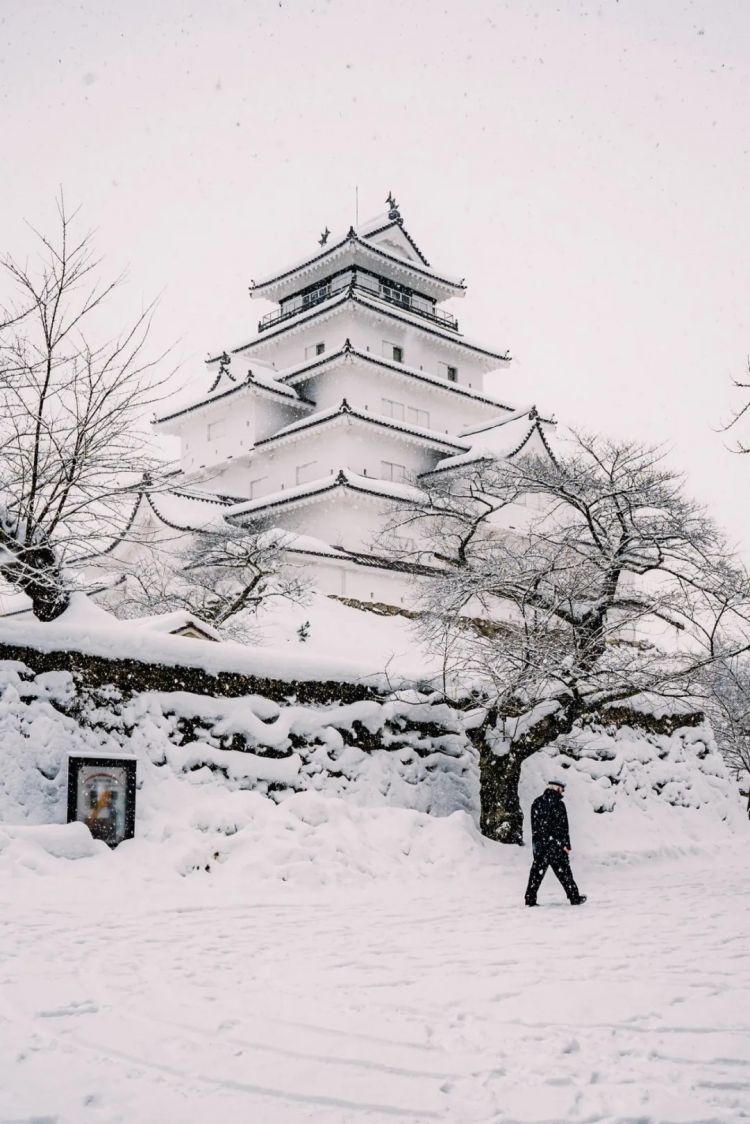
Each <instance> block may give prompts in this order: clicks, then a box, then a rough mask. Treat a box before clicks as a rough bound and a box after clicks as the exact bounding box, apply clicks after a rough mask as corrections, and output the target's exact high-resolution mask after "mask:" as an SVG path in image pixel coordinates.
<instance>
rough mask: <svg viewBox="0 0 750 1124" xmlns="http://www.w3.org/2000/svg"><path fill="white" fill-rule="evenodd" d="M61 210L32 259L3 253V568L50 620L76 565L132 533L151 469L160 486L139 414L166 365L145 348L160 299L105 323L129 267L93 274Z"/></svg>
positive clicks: (88, 246)
mask: <svg viewBox="0 0 750 1124" xmlns="http://www.w3.org/2000/svg"><path fill="white" fill-rule="evenodd" d="M57 216H58V226H57V231H56V234H55V236H54V237H48V236H47V235H45V234H40V233H38V232H36V231H34V235H35V238H36V240H37V246H38V254H37V256H36V257H35V258H34V259H32V260H31V261H25V262H22V261H19V260H17V259H15V258H14V257H12V256H9V255H6V256H5V257H4V258H2V260H0V269H1V270H2V274H3V276H4V278H5V281H6V282H7V283H8V285H9V288H10V290H11V291H10V294H9V296H8V298H7V303H6V307H5V309H4V310H3V311H2V312H0V551H1V553H0V574H1V575H2V577H3V578H4V579H5V580H6V581H8V582H10V583H11V584H12V585H13V586H15V587H16V588H18V589H21V590H23V591H24V592H25V593H26V594H28V596H29V597H30V598H31V601H32V606H33V610H34V613H35V614H36V615H37V616H38V617H39V618H40V619H41V620H45V621H48V620H53V619H54V618H55V617H56V616H58V615H59V614H60V613H61V612H62V611H63V610H64V609H65V608H66V606H67V604H68V599H69V589H70V582H71V579H70V575H69V567H71V566H74V565H75V563H76V562H77V561H80V560H82V559H84V558H85V557H90V556H96V555H97V553H100V552H101V551H102V550H104V549H106V547H107V546H108V545H109V544H111V542H112V540H113V538H117V537H119V536H121V535H123V534H124V533H125V531H126V528H127V524H128V517H129V513H130V512H131V511H132V507H133V499H134V496H135V493H136V492H137V490H138V488H139V487H140V486H141V485H140V482H141V479H142V476H143V474H144V473H150V474H151V478H152V479H151V486H152V487H154V486H155V482H156V477H157V475H158V473H159V472H160V465H159V462H158V461H157V459H156V458H155V457H154V456H153V454H152V452H151V449H150V438H149V436H148V434H147V432H146V429H145V425H144V415H145V412H146V411H147V409H148V407H149V406H150V405H152V404H153V403H154V402H155V401H156V400H157V397H158V395H159V390H160V388H161V387H162V385H163V383H164V382H165V381H166V379H167V378H168V377H169V374H171V372H169V374H166V375H165V374H160V373H159V371H160V368H161V361H162V360H163V358H164V356H163V355H160V356H157V357H147V355H146V347H145V345H146V341H147V338H148V334H149V328H150V325H151V319H152V314H153V305H151V306H149V307H148V308H146V309H144V310H143V311H142V312H141V313H140V314H139V315H138V316H136V317H135V319H134V320H133V321H132V322H131V323H130V324H129V326H128V327H127V328H126V329H125V330H124V331H123V332H121V333H119V334H117V335H116V336H115V337H114V338H113V337H111V336H107V335H106V333H104V332H103V330H102V321H103V320H104V319H105V318H106V316H107V315H108V314H110V313H109V306H110V300H111V298H112V297H113V296H114V294H115V293H116V291H117V289H118V288H119V286H120V284H121V281H122V278H119V277H118V278H114V279H112V280H106V281H103V282H101V281H98V280H97V275H98V273H99V267H100V262H99V260H97V259H96V257H95V256H94V251H93V245H92V238H91V235H90V234H78V233H77V232H76V228H77V214H76V213H73V214H69V213H68V212H67V211H66V208H65V205H64V202H63V199H62V196H61V197H60V198H59V200H58V204H57ZM102 334H104V335H105V339H104V342H96V341H97V340H100V338H101V335H102Z"/></svg>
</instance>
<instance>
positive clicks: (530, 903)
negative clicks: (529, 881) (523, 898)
mask: <svg viewBox="0 0 750 1124" xmlns="http://www.w3.org/2000/svg"><path fill="white" fill-rule="evenodd" d="M538 904H539V903H538V902H526V905H538Z"/></svg>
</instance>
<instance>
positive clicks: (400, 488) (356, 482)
mask: <svg viewBox="0 0 750 1124" xmlns="http://www.w3.org/2000/svg"><path fill="white" fill-rule="evenodd" d="M338 488H349V489H351V490H352V491H355V492H361V493H363V494H365V495H370V496H372V497H373V498H381V499H390V500H420V499H423V498H424V493H423V492H422V491H421V489H420V488H415V487H414V485H412V484H401V483H397V482H396V481H391V480H380V479H378V478H376V477H372V476H360V475H359V473H357V472H351V471H350V470H349V469H348V468H341V469H339V471H338V472H337V473H330V475H328V476H323V477H320V478H319V479H317V480H311V481H309V483H307V484H297V485H295V486H294V487H293V488H284V489H282V490H281V491H279V492H271V493H269V494H268V495H267V496H259V497H258V498H257V499H253V500H247V501H245V502H243V503H238V504H234V505H233V506H232V507H230V508H229V509H228V510H227V512H226V516H227V518H228V519H230V520H234V519H237V518H238V517H239V516H242V515H256V514H263V513H264V512H266V511H269V510H271V509H273V508H278V507H285V506H287V505H288V504H292V503H300V502H309V501H310V500H313V499H318V498H319V497H320V496H323V495H325V494H327V493H328V492H333V491H335V490H336V489H338Z"/></svg>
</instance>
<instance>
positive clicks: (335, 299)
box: [212, 288, 510, 369]
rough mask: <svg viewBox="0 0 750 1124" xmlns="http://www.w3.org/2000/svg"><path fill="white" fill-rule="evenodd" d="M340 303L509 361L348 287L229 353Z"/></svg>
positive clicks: (325, 312) (273, 337)
mask: <svg viewBox="0 0 750 1124" xmlns="http://www.w3.org/2000/svg"><path fill="white" fill-rule="evenodd" d="M342 305H347V306H349V307H352V308H354V309H366V310H368V311H370V312H375V313H376V314H377V315H378V316H383V317H385V318H386V319H387V320H395V321H397V322H399V323H401V324H407V325H408V326H409V327H411V328H416V329H417V330H418V331H420V332H423V333H424V334H425V335H428V336H432V337H435V338H437V339H439V340H440V341H441V342H442V343H446V344H448V345H450V346H451V347H454V348H455V349H456V350H457V351H461V350H468V351H471V352H473V353H474V354H475V355H482V356H485V357H486V358H487V359H496V360H497V361H498V363H509V362H510V355H509V354H508V352H507V351H505V352H498V351H491V350H490V349H489V348H487V347H485V346H484V345H483V344H479V343H475V342H473V341H471V340H468V339H466V337H465V336H463V335H461V333H460V332H457V331H453V330H452V329H448V328H441V327H440V326H439V325H438V324H433V323H427V322H426V321H425V320H424V319H423V318H421V317H420V316H419V314H418V313H411V312H409V310H408V309H406V308H402V307H401V306H400V305H399V306H396V305H393V304H389V303H387V302H384V301H380V300H378V299H377V297H370V296H368V295H367V294H366V293H365V292H364V291H363V290H361V289H358V290H354V291H352V290H351V289H350V288H343V289H342V290H341V292H339V293H334V294H333V296H331V297H330V298H329V299H328V300H325V301H321V302H320V303H319V304H316V305H314V306H313V307H312V308H310V309H307V310H305V311H304V312H300V313H299V314H297V315H295V316H293V317H290V318H289V319H288V320H284V321H281V323H280V324H279V325H278V327H275V328H267V329H265V330H264V331H263V332H261V333H259V334H258V335H257V336H254V337H253V339H251V340H248V342H247V343H245V344H242V345H241V346H240V347H237V348H235V349H234V350H233V351H232V354H233V355H239V354H241V353H242V352H245V351H250V350H252V349H255V348H262V347H263V346H265V345H266V344H269V343H271V342H272V341H274V340H277V339H278V338H279V337H280V336H283V335H286V334H289V333H291V332H294V331H296V330H298V329H300V328H302V327H304V326H306V325H307V324H309V323H311V322H312V321H313V320H320V319H322V318H323V317H325V316H327V315H328V314H330V313H331V312H333V311H334V310H338V309H340V308H341V306H342ZM217 358H218V357H214V360H212V362H214V361H215V360H216V359H217ZM488 369H491V365H490V366H488Z"/></svg>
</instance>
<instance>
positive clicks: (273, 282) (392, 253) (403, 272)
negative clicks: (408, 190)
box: [250, 211, 466, 301]
mask: <svg viewBox="0 0 750 1124" xmlns="http://www.w3.org/2000/svg"><path fill="white" fill-rule="evenodd" d="M329 237H330V234H329ZM342 262H351V263H356V262H361V263H363V264H364V263H369V264H374V265H375V266H376V268H378V269H379V271H380V272H381V273H385V274H392V275H394V276H396V277H398V276H401V278H402V279H403V278H404V277H405V276H411V277H412V284H413V285H418V286H419V289H420V291H421V292H425V293H427V294H428V295H430V296H433V297H434V298H435V299H438V300H445V299H446V298H448V297H453V296H463V294H464V292H465V288H466V286H465V284H464V281H463V278H458V277H454V276H451V275H450V274H448V273H446V272H444V271H442V270H438V269H436V268H435V267H434V266H431V265H430V264H429V262H428V261H427V259H426V257H425V256H424V254H423V253H422V251H421V250H420V249H419V247H418V246H417V244H416V242H415V241H414V239H413V238H412V236H411V235H410V234H409V233H408V231H407V230H406V229H405V227H404V225H403V221H402V219H401V216H400V215H399V214H398V212H397V211H396V212H393V211H392V212H390V213H389V214H385V215H378V216H377V217H376V218H374V219H370V220H368V221H367V222H365V223H362V224H360V225H359V226H358V227H357V228H356V229H355V227H353V226H350V227H349V229H348V231H346V233H341V234H338V235H336V236H334V237H333V238H332V239H331V241H330V242H328V241H326V243H325V244H324V245H322V246H319V247H318V249H317V250H315V251H314V252H313V253H311V254H306V255H305V256H304V257H302V258H300V259H298V260H297V261H295V262H292V263H290V264H288V265H286V266H283V267H282V268H281V269H278V270H276V271H275V272H274V273H272V274H269V275H268V276H267V277H263V278H261V279H260V280H258V281H253V283H252V285H251V286H250V294H251V296H253V297H263V298H265V299H268V300H275V301H280V300H283V299H284V298H285V297H288V296H290V295H291V294H292V293H294V292H297V291H298V290H300V289H302V288H304V287H306V286H307V285H309V284H312V283H314V281H315V279H316V278H317V277H318V276H320V277H321V278H322V277H324V276H326V275H327V274H330V272H331V270H332V269H334V268H335V267H336V266H338V265H340V263H342Z"/></svg>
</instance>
